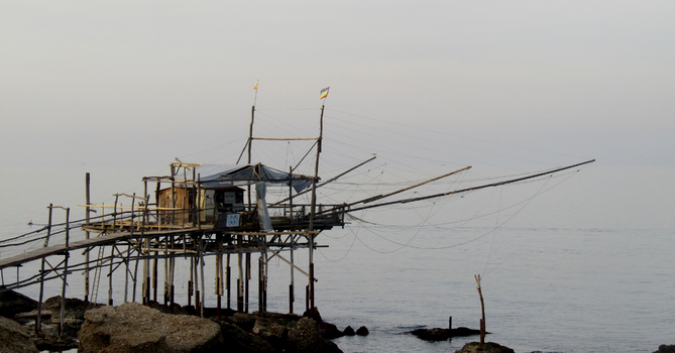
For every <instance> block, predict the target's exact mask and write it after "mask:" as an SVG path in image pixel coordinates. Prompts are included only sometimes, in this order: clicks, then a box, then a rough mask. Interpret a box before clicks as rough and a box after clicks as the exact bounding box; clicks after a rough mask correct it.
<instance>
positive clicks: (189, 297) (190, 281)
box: [183, 238, 194, 306]
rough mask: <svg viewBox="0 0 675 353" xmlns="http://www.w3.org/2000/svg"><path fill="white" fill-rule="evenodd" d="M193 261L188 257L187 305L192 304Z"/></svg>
mask: <svg viewBox="0 0 675 353" xmlns="http://www.w3.org/2000/svg"><path fill="white" fill-rule="evenodd" d="M183 244H185V238H183ZM193 267H194V261H193V260H192V257H190V280H189V281H188V306H192V289H193V287H192V282H193V281H194V271H193V269H192V268H193Z"/></svg>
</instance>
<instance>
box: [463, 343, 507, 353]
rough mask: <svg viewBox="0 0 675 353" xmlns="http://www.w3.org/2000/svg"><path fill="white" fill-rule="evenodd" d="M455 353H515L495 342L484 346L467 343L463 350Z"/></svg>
mask: <svg viewBox="0 0 675 353" xmlns="http://www.w3.org/2000/svg"><path fill="white" fill-rule="evenodd" d="M455 353H515V352H514V351H513V349H511V348H509V347H505V346H501V345H499V344H497V343H494V342H488V343H485V344H484V345H482V347H481V344H480V343H479V342H471V343H467V344H465V345H464V347H462V349H460V350H458V351H455Z"/></svg>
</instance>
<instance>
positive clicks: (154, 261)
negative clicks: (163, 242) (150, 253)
mask: <svg viewBox="0 0 675 353" xmlns="http://www.w3.org/2000/svg"><path fill="white" fill-rule="evenodd" d="M157 262H158V260H157V257H155V258H154V259H152V300H153V301H154V302H155V303H156V302H157Z"/></svg>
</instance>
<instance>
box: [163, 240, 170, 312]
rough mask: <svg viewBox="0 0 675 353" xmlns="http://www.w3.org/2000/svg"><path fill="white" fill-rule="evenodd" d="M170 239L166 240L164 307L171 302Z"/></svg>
mask: <svg viewBox="0 0 675 353" xmlns="http://www.w3.org/2000/svg"><path fill="white" fill-rule="evenodd" d="M168 254H169V237H166V239H165V240H164V256H165V257H164V306H166V305H167V303H168V302H169V258H168V256H167V255H168Z"/></svg>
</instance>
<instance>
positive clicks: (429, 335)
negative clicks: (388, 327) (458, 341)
mask: <svg viewBox="0 0 675 353" xmlns="http://www.w3.org/2000/svg"><path fill="white" fill-rule="evenodd" d="M410 333H412V334H413V335H415V336H417V338H419V339H422V340H425V341H446V340H447V339H448V338H450V332H449V330H448V329H441V328H432V329H419V330H414V331H411V332H410Z"/></svg>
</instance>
